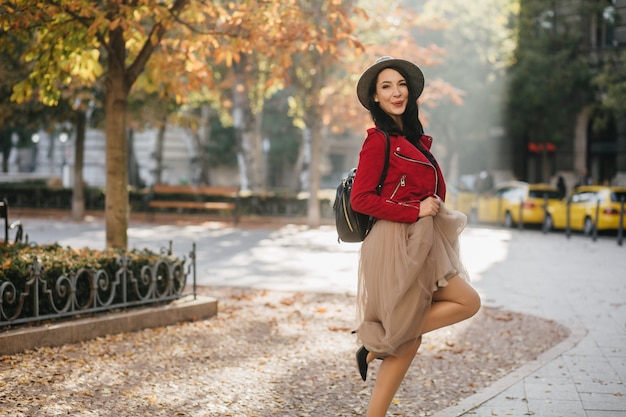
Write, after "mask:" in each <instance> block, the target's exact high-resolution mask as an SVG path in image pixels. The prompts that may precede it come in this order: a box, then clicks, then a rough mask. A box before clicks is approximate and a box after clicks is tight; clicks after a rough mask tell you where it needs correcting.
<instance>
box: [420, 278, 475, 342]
mask: <svg viewBox="0 0 626 417" xmlns="http://www.w3.org/2000/svg"><path fill="white" fill-rule="evenodd" d="M479 308H480V297H479V296H478V293H477V292H476V290H474V289H473V288H472V287H471V286H470V285H469V284H468V283H467V282H466V281H465V280H463V279H461V278H459V277H458V276H456V277H453V278H450V279H449V280H448V286H447V287H443V288H439V289H438V290H437V291H435V292H434V293H433V305H432V307H431V308H430V310H429V311H428V314H427V315H426V318H425V319H424V325H423V327H422V329H423V330H422V334H424V333H428V332H431V331H433V330H437V329H440V328H442V327H445V326H449V325H451V324H454V323H458V322H460V321H463V320H465V319H469V318H470V317H472V316H473V315H474V314H476V313H477V312H478V309H479Z"/></svg>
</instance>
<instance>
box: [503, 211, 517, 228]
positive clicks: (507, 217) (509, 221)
mask: <svg viewBox="0 0 626 417" xmlns="http://www.w3.org/2000/svg"><path fill="white" fill-rule="evenodd" d="M513 226H515V222H514V221H513V216H511V213H509V212H508V211H507V212H506V213H504V227H509V228H510V227H513Z"/></svg>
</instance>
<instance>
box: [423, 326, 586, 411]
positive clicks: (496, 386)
mask: <svg viewBox="0 0 626 417" xmlns="http://www.w3.org/2000/svg"><path fill="white" fill-rule="evenodd" d="M565 327H567V328H568V329H569V330H570V334H569V336H568V337H567V338H566V339H565V340H563V341H562V342H561V343H559V344H557V345H555V346H553V347H551V348H550V349H548V350H546V351H545V352H543V353H542V354H541V355H539V357H537V359H535V360H533V361H531V362H528V363H526V364H524V365H522V366H520V367H519V368H517V369H515V370H514V371H513V372H511V373H510V374H508V375H506V376H505V377H503V378H501V379H500V380H498V381H496V382H494V383H493V384H491V385H489V386H488V387H487V388H485V389H484V390H482V391H480V392H478V393H476V394H474V395H472V396H470V397H467V398H464V399H463V400H461V401H459V403H458V404H455V405H453V406H450V407H448V408H446V409H444V410H441V411H438V412H436V413H435V414H433V415H431V417H461V416H463V415H465V413H467V412H468V411H472V410H474V409H476V408H478V407H480V406H481V405H483V404H484V403H486V402H487V401H489V400H491V399H492V398H494V397H496V396H498V394H500V393H502V392H504V391H506V390H507V389H508V388H510V387H512V386H513V385H515V384H516V383H517V382H519V381H521V380H522V379H524V378H525V377H527V376H528V375H530V374H532V373H533V372H535V371H537V370H539V369H541V368H542V367H544V366H545V365H547V364H548V363H550V362H551V361H553V360H554V359H556V358H558V357H559V356H561V355H562V354H563V353H565V352H567V351H568V350H571V349H573V348H574V347H575V346H576V345H577V344H578V343H579V342H580V341H581V340H582V339H583V338H584V337H585V336H586V335H587V330H586V329H583V328H580V327H570V326H565Z"/></svg>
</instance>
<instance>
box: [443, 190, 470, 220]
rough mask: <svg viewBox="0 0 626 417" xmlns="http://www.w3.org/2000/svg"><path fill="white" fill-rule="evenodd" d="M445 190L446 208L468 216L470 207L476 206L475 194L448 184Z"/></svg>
mask: <svg viewBox="0 0 626 417" xmlns="http://www.w3.org/2000/svg"><path fill="white" fill-rule="evenodd" d="M446 188H447V192H446V206H448V207H449V208H451V209H454V210H459V211H461V212H463V213H464V214H465V215H466V216H469V214H470V213H471V211H472V207H474V205H475V204H476V196H477V194H476V192H475V191H469V190H464V189H462V188H459V187H457V186H455V185H452V184H448V185H447V186H446Z"/></svg>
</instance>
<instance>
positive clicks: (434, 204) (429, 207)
mask: <svg viewBox="0 0 626 417" xmlns="http://www.w3.org/2000/svg"><path fill="white" fill-rule="evenodd" d="M440 204H441V200H440V199H439V198H438V197H433V196H431V197H428V198H426V199H425V200H422V201H421V202H420V214H419V217H420V218H422V217H426V216H433V217H435V216H436V215H437V213H438V212H439V205H440Z"/></svg>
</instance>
